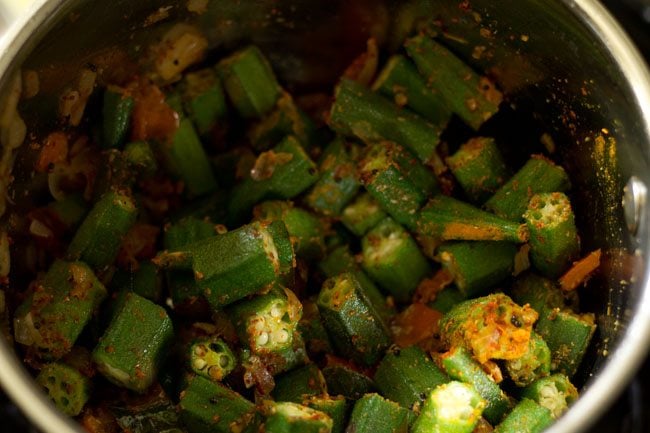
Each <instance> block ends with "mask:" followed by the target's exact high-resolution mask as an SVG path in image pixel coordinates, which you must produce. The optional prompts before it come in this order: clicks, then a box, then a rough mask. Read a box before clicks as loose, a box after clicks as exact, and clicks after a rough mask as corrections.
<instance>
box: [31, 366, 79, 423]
mask: <svg viewBox="0 0 650 433" xmlns="http://www.w3.org/2000/svg"><path fill="white" fill-rule="evenodd" d="M36 383H38V384H39V385H41V386H42V387H44V388H45V390H46V391H47V394H48V396H49V397H50V398H51V399H52V401H54V404H55V405H56V407H57V408H58V409H59V410H60V411H61V412H63V413H64V414H66V415H70V416H77V415H79V414H80V413H81V410H82V409H83V407H84V405H85V404H86V401H88V398H89V397H90V379H89V378H88V377H86V376H84V375H83V374H81V373H80V372H79V371H77V370H76V369H74V368H72V367H70V366H69V365H66V364H62V363H53V364H46V365H44V366H43V368H41V371H40V373H39V374H38V376H37V377H36Z"/></svg>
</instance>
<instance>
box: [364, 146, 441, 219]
mask: <svg viewBox="0 0 650 433" xmlns="http://www.w3.org/2000/svg"><path fill="white" fill-rule="evenodd" d="M359 176H360V178H361V182H362V183H363V185H364V186H365V187H366V189H367V190H368V193H369V194H370V195H371V196H372V197H373V198H374V199H375V200H377V202H379V205H380V206H381V207H382V209H384V210H385V211H386V212H387V213H388V214H389V215H390V216H392V217H393V218H394V219H395V221H397V222H398V223H400V224H402V225H404V226H406V227H407V228H409V229H411V230H415V229H416V227H417V220H418V214H417V212H418V211H419V210H420V208H421V207H422V206H423V205H424V203H425V202H426V199H427V197H428V196H429V195H431V194H432V193H434V192H437V190H438V184H437V181H436V178H435V176H434V174H433V171H431V170H430V169H428V168H426V167H425V166H424V165H422V164H421V163H420V162H419V161H418V160H417V159H415V158H414V157H413V156H411V155H410V154H409V153H408V152H406V151H405V150H404V149H403V148H402V147H401V146H398V145H396V144H393V143H389V142H383V143H375V144H373V145H371V146H369V148H368V150H367V151H366V154H365V157H364V159H363V160H362V161H361V162H360V163H359Z"/></svg>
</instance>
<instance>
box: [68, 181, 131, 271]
mask: <svg viewBox="0 0 650 433" xmlns="http://www.w3.org/2000/svg"><path fill="white" fill-rule="evenodd" d="M137 213H138V209H137V208H136V205H135V203H134V201H133V199H132V198H131V197H130V196H129V195H127V194H125V193H122V192H118V191H108V192H107V193H106V194H104V195H103V196H102V197H101V198H100V199H99V201H98V202H97V203H95V205H94V206H93V208H92V209H91V210H90V212H89V213H88V215H86V218H85V219H84V221H83V222H82V223H81V225H80V226H79V228H78V229H77V233H75V235H74V237H73V238H72V241H71V242H70V245H68V257H69V258H70V259H72V260H81V261H83V262H84V263H87V264H88V265H89V266H91V267H92V268H94V269H98V270H99V269H102V268H104V267H106V266H108V265H110V264H111V263H113V261H114V260H115V257H116V256H117V253H118V251H119V249H120V244H121V243H122V238H123V237H124V235H126V233H127V232H128V231H129V229H130V228H131V226H132V225H133V224H134V223H135V220H136V216H137Z"/></svg>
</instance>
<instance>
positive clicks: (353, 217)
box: [341, 193, 386, 237]
mask: <svg viewBox="0 0 650 433" xmlns="http://www.w3.org/2000/svg"><path fill="white" fill-rule="evenodd" d="M384 218H386V213H385V212H384V211H383V210H382V209H381V207H380V206H379V203H377V201H376V200H375V199H374V198H373V197H372V196H371V195H370V194H368V193H363V194H360V195H359V196H357V198H356V199H355V200H354V201H353V202H352V203H350V204H349V205H347V206H346V207H345V209H343V213H342V214H341V222H342V223H343V224H344V225H345V227H347V229H348V230H350V231H351V232H352V233H354V234H355V235H357V236H359V237H361V236H363V235H365V234H366V233H368V231H369V230H370V229H372V228H373V227H374V226H376V225H377V224H379V223H380V222H381V221H383V219H384Z"/></svg>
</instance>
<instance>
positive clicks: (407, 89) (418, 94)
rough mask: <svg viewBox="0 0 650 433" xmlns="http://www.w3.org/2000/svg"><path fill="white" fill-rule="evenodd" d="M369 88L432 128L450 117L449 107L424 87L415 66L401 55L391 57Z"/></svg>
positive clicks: (437, 93)
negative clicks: (427, 123)
mask: <svg viewBox="0 0 650 433" xmlns="http://www.w3.org/2000/svg"><path fill="white" fill-rule="evenodd" d="M372 89H373V90H375V91H377V92H379V93H381V94H383V95H385V96H387V97H389V98H392V99H393V101H394V102H395V104H397V105H398V106H400V107H403V106H406V107H408V108H410V109H411V110H413V111H414V112H415V113H417V114H419V115H420V116H422V117H423V118H425V119H426V120H428V121H429V122H431V123H432V124H434V125H439V126H441V127H445V125H447V123H448V122H449V119H450V118H451V110H450V108H449V105H447V103H446V102H445V100H444V99H443V98H442V97H441V95H440V94H439V92H438V91H437V90H436V89H433V88H431V87H429V86H427V83H426V82H425V81H424V79H423V78H422V76H421V75H420V73H419V72H418V70H417V68H416V67H415V65H414V64H413V63H412V62H411V61H409V59H407V58H406V57H404V56H402V55H394V56H391V57H390V58H389V59H388V61H387V62H386V65H385V66H384V68H383V69H382V70H381V72H380V73H379V76H378V77H377V79H376V80H375V83H374V84H373V85H372Z"/></svg>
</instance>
